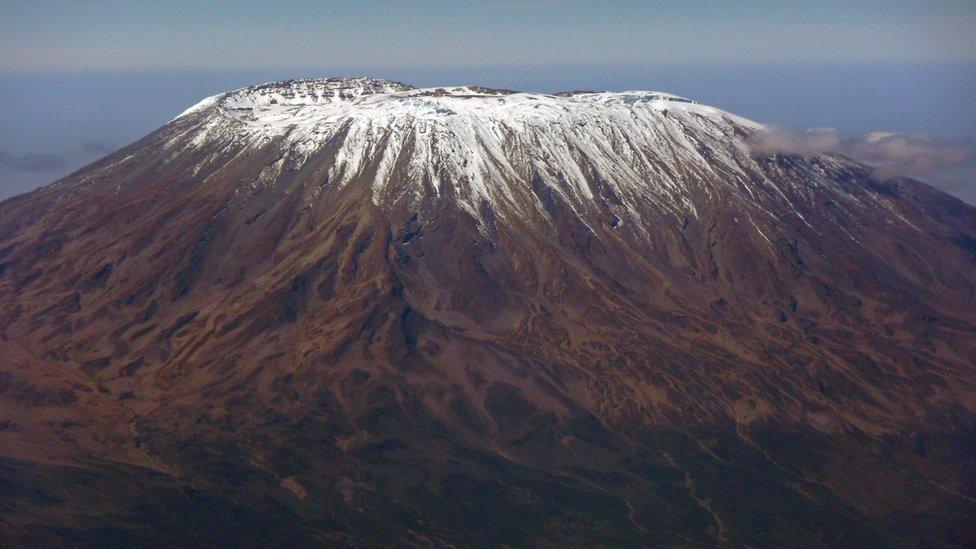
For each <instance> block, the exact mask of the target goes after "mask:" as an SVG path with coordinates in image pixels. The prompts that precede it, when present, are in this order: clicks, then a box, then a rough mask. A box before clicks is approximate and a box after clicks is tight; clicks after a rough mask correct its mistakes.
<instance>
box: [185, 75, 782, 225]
mask: <svg viewBox="0 0 976 549" xmlns="http://www.w3.org/2000/svg"><path fill="white" fill-rule="evenodd" d="M174 123H175V124H176V126H177V127H179V128H182V129H183V130H184V131H180V132H176V133H174V134H173V136H172V144H173V146H174V147H177V148H179V147H184V146H189V147H204V146H205V147H207V148H210V149H213V150H219V149H220V148H221V147H226V146H228V144H229V143H232V142H233V143H240V142H242V141H243V142H247V143H248V144H249V146H252V147H263V146H274V147H279V148H280V149H281V150H282V155H283V158H282V166H284V165H285V164H289V165H302V164H305V163H307V162H308V161H309V160H310V159H312V158H314V157H316V156H318V155H321V154H323V153H324V151H328V153H327V154H329V155H330V156H331V157H332V158H333V159H334V161H333V162H331V163H330V164H331V166H330V168H329V181H330V184H331V185H334V186H337V187H343V186H346V185H348V184H350V183H351V182H353V181H354V180H356V179H358V178H361V177H363V174H367V173H368V174H369V178H370V185H371V186H372V187H373V190H374V200H375V201H376V202H377V203H380V202H385V203H395V202H401V201H407V202H409V203H411V204H414V205H419V204H420V203H422V202H423V201H424V198H425V197H427V198H430V197H432V196H438V195H440V194H441V193H443V192H445V190H446V189H445V185H450V186H451V187H453V191H452V193H451V194H452V195H455V196H457V197H458V200H459V203H460V204H461V205H462V206H463V207H464V208H465V209H467V210H468V211H469V212H472V213H474V214H475V215H477V216H479V217H480V216H481V213H479V212H482V211H483V208H484V207H485V206H484V205H485V204H487V205H488V206H489V207H491V208H492V209H493V210H494V211H495V212H496V213H497V214H499V215H501V216H505V215H507V214H512V213H517V214H518V215H524V214H525V213H526V212H527V211H529V210H531V209H533V208H534V206H532V204H531V203H529V202H526V200H525V196H520V195H524V191H525V189H526V188H525V187H524V183H525V182H528V181H531V180H533V179H539V180H541V181H542V182H543V183H544V184H546V185H547V186H548V187H550V188H552V189H553V191H554V192H557V193H559V194H561V195H563V196H564V197H565V198H566V199H567V200H570V201H571V202H572V203H574V204H575V205H577V206H578V209H585V208H586V207H587V206H586V204H587V203H588V202H591V201H592V199H593V197H594V196H596V195H598V194H599V193H600V192H605V191H600V190H598V189H596V188H595V187H594V186H593V185H594V183H593V182H594V181H595V180H597V179H598V180H600V181H602V182H603V185H604V186H605V187H606V189H609V190H610V191H612V192H613V193H614V195H615V196H617V197H618V200H617V201H616V204H615V206H614V210H615V211H614V213H613V214H612V215H614V216H616V217H619V218H620V219H622V220H629V221H631V222H633V221H637V220H638V219H639V218H640V217H641V215H642V214H641V213H640V211H641V210H642V209H645V208H644V206H642V204H646V203H649V202H651V203H656V204H658V205H659V206H660V207H661V208H663V209H665V210H670V211H672V212H673V213H675V214H681V215H684V214H686V213H691V214H692V215H694V208H693V206H691V202H692V201H691V200H690V197H689V193H691V192H694V191H695V187H696V186H697V185H700V183H701V181H700V179H701V178H700V177H695V178H690V179H689V178H688V177H687V176H686V174H688V173H698V174H702V175H703V174H706V173H708V172H711V171H714V170H715V169H716V168H721V169H722V170H723V171H725V172H728V173H729V174H732V176H733V179H737V180H739V181H745V180H746V179H747V174H746V171H744V170H743V168H742V164H743V163H744V162H746V161H747V158H748V156H749V151H748V146H747V144H746V143H745V141H744V140H743V139H742V138H743V137H745V136H747V135H749V134H751V133H753V132H756V131H760V130H762V128H763V126H762V125H761V124H758V123H756V122H752V121H750V120H747V119H744V118H741V117H738V116H735V115H732V114H730V113H727V112H725V111H722V110H720V109H716V108H714V107H710V106H707V105H702V104H699V103H697V102H695V101H692V100H689V99H685V98H682V97H679V96H676V95H672V94H667V93H663V92H655V91H625V92H566V93H558V94H542V93H529V92H516V91H511V90H496V89H490V88H486V87H481V86H444V87H436V88H423V89H418V88H412V87H410V86H407V85H404V84H401V83H399V82H392V81H388V80H377V79H369V78H327V79H317V80H289V81H285V82H279V83H271V84H263V85H259V86H252V87H248V88H243V89H240V90H237V91H233V92H229V93H226V94H222V95H218V96H214V97H211V98H207V99H205V100H204V101H202V102H200V103H199V104H198V105H196V106H194V107H192V108H191V109H189V110H187V111H186V112H184V113H183V114H182V115H181V116H180V117H178V118H177V119H176V120H175V121H174ZM181 143H182V145H181ZM220 143H223V144H224V145H220ZM706 149H707V150H708V151H709V153H708V154H704V151H705V150H706ZM268 177H270V178H273V177H274V174H270V173H269V175H268ZM403 177H406V179H408V180H410V181H415V182H417V184H415V185H413V186H409V185H407V186H405V185H392V184H391V183H393V182H394V181H395V180H396V179H397V178H403ZM421 182H429V184H421ZM520 182H521V183H520ZM254 184H255V185H257V184H262V181H256V182H254Z"/></svg>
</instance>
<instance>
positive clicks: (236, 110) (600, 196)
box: [0, 79, 976, 544]
mask: <svg viewBox="0 0 976 549" xmlns="http://www.w3.org/2000/svg"><path fill="white" fill-rule="evenodd" d="M762 131H765V128H764V127H763V126H762V125H760V124H756V123H754V122H751V121H748V120H745V119H742V118H740V117H736V116H734V115H731V114H728V113H725V112H723V111H720V110H718V109H714V108H712V107H707V106H704V105H700V104H697V103H694V102H691V101H689V100H686V99H682V98H679V97H676V96H672V95H668V94H662V93H657V92H623V93H575V92H574V93H567V94H558V95H543V94H531V93H518V92H511V91H503V90H490V89H486V88H480V87H472V86H465V87H448V88H435V89H413V88H410V87H408V86H405V85H402V84H399V83H394V82H388V81H382V80H372V79H326V80H301V81H289V82H283V83H276V84H266V85H263V86H255V87H251V88H246V89H243V90H238V91H235V92H231V93H228V94H223V95H220V96H215V97H212V98H208V99H206V100H204V101H202V102H201V103H199V104H198V105H196V106H194V107H192V108H191V109H189V110H187V111H186V112H185V113H183V114H181V115H180V116H178V117H177V118H175V119H174V120H173V121H171V122H170V123H169V124H167V125H165V126H163V127H162V128H160V129H159V130H158V131H156V132H154V133H153V134H151V135H149V136H147V137H146V138H144V139H142V140H141V141H139V142H136V143H134V144H132V145H130V146H128V147H126V148H124V149H122V150H120V151H118V152H116V153H114V154H112V155H110V156H108V157H106V158H105V159H103V160H101V161H99V162H98V163H96V164H93V165H91V166H89V167H87V168H85V169H83V170H80V171H79V172H76V173H75V174H72V175H71V176H69V177H68V178H66V179H64V180H62V181H59V182H57V183H55V184H53V185H51V186H49V187H46V188H43V189H40V190H38V191H35V192H33V193H30V194H27V195H24V196H21V197H17V198H14V199H10V200H7V201H5V202H3V203H2V204H0V350H2V352H3V356H5V357H12V358H9V359H5V360H4V361H3V364H2V368H3V369H2V371H0V410H3V412H4V416H3V418H2V420H3V423H0V455H3V456H5V457H6V458H7V459H5V460H4V462H3V464H2V465H3V468H2V469H0V479H2V482H3V483H4V485H5V486H6V487H7V488H9V491H8V493H10V494H13V496H12V497H10V498H8V499H7V501H6V502H5V503H4V504H3V507H2V508H0V521H3V522H4V523H5V524H6V526H7V528H6V529H7V531H9V532H11V534H10V536H11V539H21V540H39V539H52V540H62V541H63V540H68V541H70V540H80V541H98V540H106V539H109V540H111V539H118V540H134V541H138V540H140V539H145V537H147V536H163V537H162V538H161V539H164V540H167V541H171V542H177V543H178V542H186V541H188V540H192V539H194V538H193V536H195V535H206V536H210V537H211V538H212V539H214V540H216V539H221V540H223V541H227V540H233V539H234V538H240V537H244V538H246V537H247V536H256V535H263V536H275V537H277V538H279V539H282V540H286V541H287V540H290V541H295V542H302V541H306V542H307V541H313V542H325V541H342V542H350V543H387V542H391V541H395V540H399V541H402V542H406V543H415V544H429V543H439V542H469V543H470V542H495V543H525V542H543V541H545V542H557V543H558V542H579V541H584V540H589V541H595V542H602V543H651V542H658V543H681V544H685V543H708V544H713V543H722V542H727V543H742V542H744V541H747V540H750V541H759V542H765V543H776V542H782V541H786V540H793V539H802V540H806V541H809V542H813V543H858V542H863V543H867V542H892V543H895V542H901V543H905V542H928V543H932V542H935V543H940V542H941V543H949V544H954V543H963V542H964V541H965V540H966V539H971V537H972V536H973V531H972V524H971V523H970V521H969V520H968V517H971V516H972V514H973V512H976V505H974V499H973V498H974V497H976V493H974V492H973V483H972V479H973V478H974V473H976V471H974V468H976V465H974V463H973V460H972V459H971V457H972V452H973V450H974V446H973V445H974V438H973V432H974V423H973V421H974V417H976V414H974V412H976V338H974V337H973V336H974V335H976V312H974V311H976V210H974V209H973V208H971V207H969V206H966V205H964V204H962V203H961V202H959V201H957V200H955V199H953V198H950V197H948V196H947V195H944V194H942V193H940V192H938V191H935V190H933V189H931V188H929V187H927V186H925V185H922V184H919V183H916V182H912V181H908V180H886V181H880V180H876V179H874V178H873V177H872V175H871V173H870V170H869V168H867V167H865V166H862V165H859V164H857V163H855V162H852V161H851V160H849V159H846V158H842V157H836V156H818V157H810V158H801V157H795V156H784V155H769V154H757V153H754V152H752V150H751V149H750V146H749V143H750V139H751V138H752V137H753V136H755V135H756V133H757V132H762ZM122 483H125V485H127V486H134V487H136V489H135V490H128V489H127V488H125V487H124V486H123V484H122Z"/></svg>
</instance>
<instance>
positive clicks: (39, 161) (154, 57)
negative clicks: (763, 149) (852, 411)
mask: <svg viewBox="0 0 976 549" xmlns="http://www.w3.org/2000/svg"><path fill="white" fill-rule="evenodd" d="M336 74H368V75H373V76H380V77H389V78H394V79H399V80H402V81H405V82H407V83H410V84H414V85H446V84H461V83H478V84H485V85H491V86H499V87H508V88H515V89H531V90H536V91H558V90H563V89H580V88H588V89H624V88H631V89H632V88H643V89H661V90H664V91H671V92H674V93H679V94H682V95H686V96H690V97H693V98H695V99H699V100H702V101H704V102H707V103H710V104H714V105H717V106H720V107H723V108H726V109H728V110H731V111H733V112H736V113H738V114H742V115H744V116H747V117H750V118H754V119H757V120H760V121H762V122H766V123H772V124H775V125H777V126H780V127H783V128H787V129H803V128H808V127H817V126H828V127H834V128H837V129H838V131H840V132H844V133H845V134H852V135H853V134H864V133H868V132H874V131H892V132H904V133H908V134H918V133H924V134H926V135H928V136H932V137H933V139H935V141H930V142H936V143H941V142H942V141H939V140H948V141H946V142H950V143H951V144H952V145H953V146H954V147H959V146H968V145H967V144H971V141H972V140H973V139H974V137H976V100H974V98H976V2H954V1H936V0H929V1H926V2H915V1H886V2H873V1H870V2H869V1H865V2H857V1H845V2H833V1H821V2H790V1H780V2H758V1H738V2H719V1H714V2H632V1H609V2H577V1H571V0H566V1H560V0H551V1H547V0H527V1H523V2H517V1H487V2H465V1H453V2H420V1H416V2H405V1H404V2H385V1H368V0H363V1H358V2H305V1H290V2H249V1H237V2H133V1H131V0H130V1H128V2H97V1H95V2H47V1H36V0H35V1H31V2H21V1H17V0H5V1H4V2H2V3H0V117H2V118H0V198H3V197H6V196H10V195H12V194H16V193H19V192H23V191H25V190H28V189H30V188H32V187H34V186H37V185H40V184H43V183H47V182H50V181H52V180H54V179H55V178H57V177H61V176H63V175H65V174H66V173H68V172H69V171H71V170H72V169H75V168H77V167H80V166H81V165H83V164H84V163H86V162H90V161H92V160H94V159H96V158H98V157H100V156H101V155H104V154H106V153H107V152H110V151H111V150H112V149H114V148H117V147H119V146H122V145H124V144H126V143H128V142H129V141H132V140H134V139H136V138H138V137H139V136H141V135H144V134H145V133H148V132H149V131H151V130H153V129H155V128H156V127H158V126H159V125H160V124H162V123H165V122H166V120H168V119H169V118H170V117H172V116H173V115H174V114H176V113H178V112H179V111H180V110H182V109H183V108H184V107H186V106H187V105H189V104H192V103H194V102H195V101H196V100H198V99H199V98H201V97H203V96H205V95H209V94H213V93H217V92H220V91H225V90H227V89H232V88H236V87H240V86H243V85H246V84H250V83H254V82H259V81H268V80H275V79H282V78H291V77H307V76H326V75H336ZM949 168H951V169H950V170H949V171H948V172H947V174H948V175H946V174H938V173H933V174H916V175H919V176H929V175H931V177H932V178H933V179H934V180H936V183H939V184H941V185H942V186H943V187H944V188H947V190H950V192H954V193H956V194H957V195H959V196H963V197H964V198H966V199H967V200H970V201H971V202H976V184H973V183H974V182H973V181H972V177H971V176H972V175H973V174H976V169H974V170H973V171H972V173H970V172H968V171H967V170H968V168H967V167H966V166H962V167H960V166H950V167H949ZM943 177H948V178H949V179H945V180H944V181H943V180H940V178H943Z"/></svg>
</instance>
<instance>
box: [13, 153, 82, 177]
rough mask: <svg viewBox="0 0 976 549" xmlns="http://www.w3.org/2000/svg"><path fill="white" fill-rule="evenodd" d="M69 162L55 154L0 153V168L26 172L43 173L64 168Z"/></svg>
mask: <svg viewBox="0 0 976 549" xmlns="http://www.w3.org/2000/svg"><path fill="white" fill-rule="evenodd" d="M66 164H67V160H66V159H65V158H64V157H62V156H58V155H54V154H43V153H28V154H22V155H20V156H10V155H8V154H6V153H4V152H3V151H0V168H12V169H15V170H20V171H25V172H43V171H48V170H56V169H59V168H62V167H64V166H65V165H66Z"/></svg>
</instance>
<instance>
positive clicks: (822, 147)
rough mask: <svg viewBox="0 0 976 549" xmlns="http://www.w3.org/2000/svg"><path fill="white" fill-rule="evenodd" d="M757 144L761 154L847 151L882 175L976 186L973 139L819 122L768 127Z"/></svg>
mask: <svg viewBox="0 0 976 549" xmlns="http://www.w3.org/2000/svg"><path fill="white" fill-rule="evenodd" d="M751 147H752V150H753V152H755V153H758V154H791V155H800V156H812V155H817V154H827V153H832V154H843V155H845V156H849V157H851V158H853V159H855V160H857V161H859V162H863V163H864V164H867V165H869V166H872V167H873V168H875V174H876V175H877V176H878V177H885V178H887V177H895V176H905V177H911V178H913V179H919V180H921V181H925V182H928V183H931V184H933V185H935V186H937V187H940V188H942V189H944V190H958V189H962V188H965V187H976V143H974V142H973V141H972V140H969V139H945V138H938V137H933V136H930V135H924V134H899V133H892V132H872V133H867V134H863V135H844V134H841V133H840V132H838V131H836V130H834V129H833V128H815V129H811V130H807V131H804V132H787V131H781V130H772V131H768V132H763V133H760V134H757V135H756V136H755V137H754V138H753V141H752V143H751Z"/></svg>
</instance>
